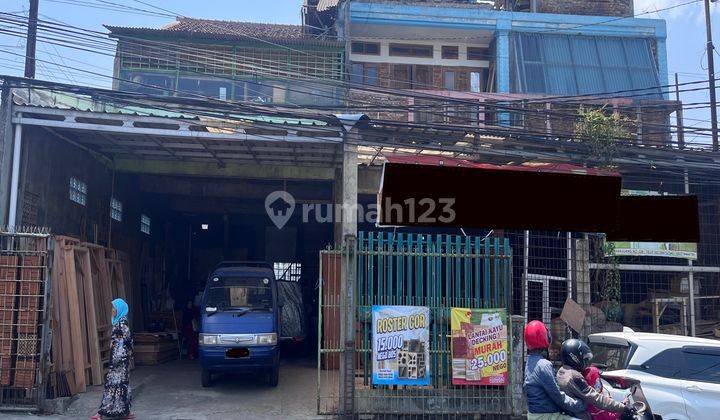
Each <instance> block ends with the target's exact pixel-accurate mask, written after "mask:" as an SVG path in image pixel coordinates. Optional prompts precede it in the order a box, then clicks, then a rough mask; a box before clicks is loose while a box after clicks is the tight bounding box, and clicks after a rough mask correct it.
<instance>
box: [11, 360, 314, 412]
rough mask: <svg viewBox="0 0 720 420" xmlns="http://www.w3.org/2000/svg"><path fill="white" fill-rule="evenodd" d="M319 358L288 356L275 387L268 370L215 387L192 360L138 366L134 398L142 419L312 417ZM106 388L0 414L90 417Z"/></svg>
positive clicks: (133, 381) (230, 378)
mask: <svg viewBox="0 0 720 420" xmlns="http://www.w3.org/2000/svg"><path fill="white" fill-rule="evenodd" d="M315 363H316V362H314V361H311V360H304V359H295V360H284V361H283V364H282V367H281V373H280V375H281V376H280V384H279V385H278V386H277V388H270V387H269V386H268V385H267V381H266V378H265V377H264V376H263V375H257V376H252V377H248V376H240V375H237V376H230V375H227V376H220V377H218V378H217V379H216V380H215V381H214V383H213V386H212V387H211V388H202V387H201V386H200V368H199V366H198V364H197V363H196V362H193V361H185V360H183V361H177V362H171V363H167V364H164V365H159V366H146V367H138V368H137V369H135V370H134V371H133V372H132V376H131V379H130V381H131V382H130V384H131V386H135V385H136V384H137V386H138V390H137V391H138V392H137V395H136V396H135V398H134V401H133V412H134V413H135V416H136V418H137V419H160V420H185V419H188V420H191V419H192V420H205V419H276V418H285V419H313V418H319V416H316V415H315V411H316V399H315V383H316V379H315V378H316V376H315V375H316V374H317V371H316V365H315ZM101 394H102V389H101V388H100V387H92V388H90V389H88V391H87V392H85V393H84V394H81V395H80V396H79V398H78V399H77V400H76V401H75V402H73V403H72V404H71V405H70V407H69V408H68V410H67V412H66V413H65V414H64V415H62V416H59V415H53V416H35V415H29V414H24V415H21V414H16V415H15V414H14V415H7V413H3V414H0V417H2V418H3V419H8V420H10V419H12V420H27V419H33V418H35V419H54V418H57V419H68V418H73V419H83V418H84V419H87V418H89V417H90V415H92V414H93V413H94V410H96V409H97V405H98V403H99V401H100V396H101Z"/></svg>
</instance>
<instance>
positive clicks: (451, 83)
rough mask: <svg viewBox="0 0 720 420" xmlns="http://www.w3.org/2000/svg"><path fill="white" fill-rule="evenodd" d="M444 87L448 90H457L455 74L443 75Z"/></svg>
mask: <svg viewBox="0 0 720 420" xmlns="http://www.w3.org/2000/svg"><path fill="white" fill-rule="evenodd" d="M443 87H444V88H445V89H447V90H455V72H454V71H446V72H445V73H443Z"/></svg>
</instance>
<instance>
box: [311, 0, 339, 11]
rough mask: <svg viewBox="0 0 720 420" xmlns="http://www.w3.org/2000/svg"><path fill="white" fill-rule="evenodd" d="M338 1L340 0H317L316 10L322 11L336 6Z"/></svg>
mask: <svg viewBox="0 0 720 420" xmlns="http://www.w3.org/2000/svg"><path fill="white" fill-rule="evenodd" d="M338 3H340V0H319V1H318V4H317V10H318V12H324V11H326V10H329V9H332V8H333V7H336V6H337V5H338Z"/></svg>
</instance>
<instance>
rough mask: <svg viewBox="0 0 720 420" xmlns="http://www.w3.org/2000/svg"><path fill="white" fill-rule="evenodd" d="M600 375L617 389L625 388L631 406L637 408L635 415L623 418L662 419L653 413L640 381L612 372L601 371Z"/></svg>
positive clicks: (633, 419)
mask: <svg viewBox="0 0 720 420" xmlns="http://www.w3.org/2000/svg"><path fill="white" fill-rule="evenodd" d="M600 376H601V377H602V378H603V379H604V380H605V381H606V382H607V383H608V384H610V386H612V387H613V388H615V389H619V390H625V391H626V392H627V394H628V396H627V398H628V399H629V400H630V404H631V406H632V407H633V408H634V409H635V412H636V414H635V415H634V416H629V417H623V420H662V417H661V416H659V415H657V414H653V412H652V410H651V409H650V404H649V403H648V401H647V398H645V394H644V393H643V390H642V386H641V385H640V381H638V380H636V379H630V378H626V377H623V376H616V375H613V374H612V373H601V374H600Z"/></svg>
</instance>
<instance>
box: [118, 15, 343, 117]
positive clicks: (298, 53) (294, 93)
mask: <svg viewBox="0 0 720 420" xmlns="http://www.w3.org/2000/svg"><path fill="white" fill-rule="evenodd" d="M107 28H108V29H109V30H110V33H111V36H112V37H115V38H117V40H118V46H117V52H116V57H115V70H114V73H115V77H116V79H115V84H114V86H113V87H114V88H115V89H119V90H123V91H130V92H138V93H147V94H155V95H170V96H191V97H208V98H215V99H219V100H235V101H246V102H262V103H275V104H288V105H337V104H339V103H340V101H341V100H342V91H341V90H340V89H336V88H334V87H332V86H329V87H328V85H327V84H326V83H327V82H328V81H333V80H335V81H339V80H342V74H343V48H342V44H341V43H339V42H337V41H335V40H328V39H321V38H318V37H317V36H314V35H311V34H306V33H305V32H304V30H303V27H302V26H301V25H281V24H269V23H250V22H227V21H217V20H206V19H191V18H185V17H182V18H178V19H177V20H176V21H175V22H173V23H170V24H169V25H166V26H164V27H162V28H128V27H118V26H110V25H108V26H107ZM313 80H320V81H322V82H323V83H322V84H319V83H313Z"/></svg>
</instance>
